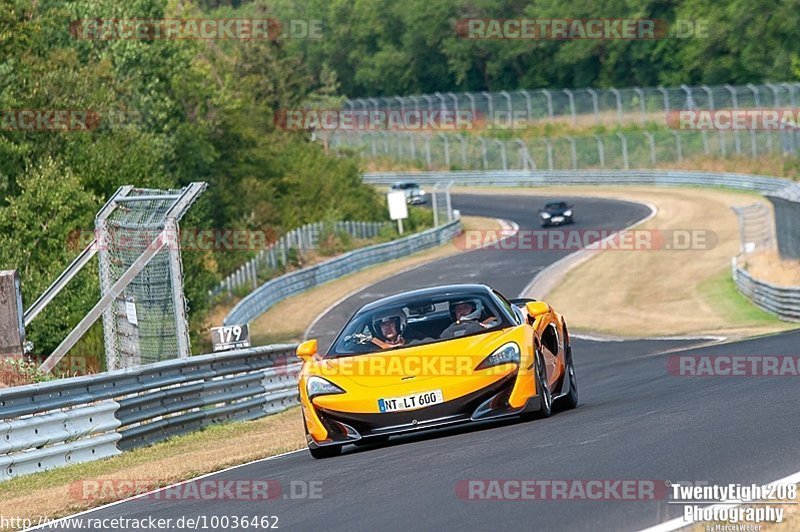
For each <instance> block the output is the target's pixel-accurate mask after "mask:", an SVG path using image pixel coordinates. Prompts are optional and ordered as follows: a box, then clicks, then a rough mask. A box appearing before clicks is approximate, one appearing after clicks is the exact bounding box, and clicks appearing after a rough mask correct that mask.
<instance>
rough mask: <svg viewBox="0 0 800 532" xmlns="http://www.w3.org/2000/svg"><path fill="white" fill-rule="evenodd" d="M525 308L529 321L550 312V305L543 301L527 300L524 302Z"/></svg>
mask: <svg viewBox="0 0 800 532" xmlns="http://www.w3.org/2000/svg"><path fill="white" fill-rule="evenodd" d="M525 310H527V311H528V316H529V318H530V321H533V320H535V319H536V318H538V317H539V316H541V315H542V314H547V313H548V312H550V305H548V304H547V303H545V302H544V301H529V302H527V303H525Z"/></svg>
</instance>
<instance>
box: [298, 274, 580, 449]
mask: <svg viewBox="0 0 800 532" xmlns="http://www.w3.org/2000/svg"><path fill="white" fill-rule="evenodd" d="M297 355H298V356H299V357H300V358H301V359H302V360H303V367H302V369H301V372H300V379H299V388H300V401H301V404H302V408H303V418H304V421H305V428H306V439H307V441H308V448H309V451H310V452H311V455H312V456H313V457H314V458H324V457H329V456H335V455H338V454H339V453H340V452H341V450H342V446H344V445H346V444H350V443H353V444H356V445H362V444H365V443H376V442H381V441H385V440H387V439H388V438H389V437H390V436H391V435H395V434H401V433H407V432H412V431H419V430H425V429H432V428H436V427H444V426H450V425H453V424H457V423H468V422H475V421H484V420H489V419H495V418H501V417H507V416H519V415H521V416H524V417H527V416H532V417H548V416H549V415H550V414H551V412H552V409H553V407H554V406H556V407H563V408H575V407H576V406H577V405H578V388H577V381H576V378H575V367H574V365H573V361H572V349H571V347H570V341H569V333H568V332H567V324H566V322H565V321H564V318H563V316H561V315H560V314H558V313H557V312H556V311H555V310H553V309H552V308H551V307H550V306H549V305H547V303H544V302H541V301H535V300H532V299H516V300H510V301H509V300H508V299H506V298H505V297H503V296H502V295H501V294H499V293H498V292H497V291H495V290H492V289H491V288H490V287H488V286H485V285H478V284H464V285H448V286H440V287H435V288H425V289H421V290H414V291H411V292H405V293H402V294H398V295H394V296H390V297H386V298H384V299H380V300H378V301H375V302H372V303H369V304H367V305H365V306H364V307H362V308H361V309H360V310H358V312H356V313H355V314H354V315H353V316H352V318H350V321H348V322H347V324H346V325H345V326H344V328H343V329H342V331H341V332H340V333H339V335H338V336H337V338H336V340H334V342H333V344H332V345H331V347H330V349H329V350H328V352H327V353H325V354H319V353H317V341H316V340H309V341H307V342H304V343H302V344H300V346H299V347H298V348H297Z"/></svg>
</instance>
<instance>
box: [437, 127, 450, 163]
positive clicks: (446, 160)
mask: <svg viewBox="0 0 800 532" xmlns="http://www.w3.org/2000/svg"><path fill="white" fill-rule="evenodd" d="M437 136H439V137H441V138H442V140H444V165H445V167H446V168H447V169H448V170H449V169H450V143H449V142H448V141H447V135H445V134H444V133H439V135H437Z"/></svg>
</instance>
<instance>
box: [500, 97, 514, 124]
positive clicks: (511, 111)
mask: <svg viewBox="0 0 800 532" xmlns="http://www.w3.org/2000/svg"><path fill="white" fill-rule="evenodd" d="M500 94H501V95H502V96H504V97H505V99H506V103H507V104H508V119H509V120H511V121H513V116H514V109H513V107H512V106H511V95H510V94H509V93H508V92H507V91H500ZM512 123H513V122H512Z"/></svg>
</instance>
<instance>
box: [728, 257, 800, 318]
mask: <svg viewBox="0 0 800 532" xmlns="http://www.w3.org/2000/svg"><path fill="white" fill-rule="evenodd" d="M733 281H734V282H735V283H736V287H737V288H738V289H739V291H740V292H741V293H742V294H744V295H745V296H747V298H748V299H750V300H751V301H752V302H753V303H755V304H756V305H757V306H758V307H760V308H761V309H763V310H766V311H767V312H769V313H771V314H775V315H776V316H778V317H779V318H781V319H782V320H786V321H796V322H800V286H778V285H774V284H772V283H768V282H766V281H760V280H758V279H755V278H753V276H752V275H750V274H749V273H748V272H747V271H745V270H744V269H742V268H741V267H740V266H739V258H738V257H734V259H733Z"/></svg>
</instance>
